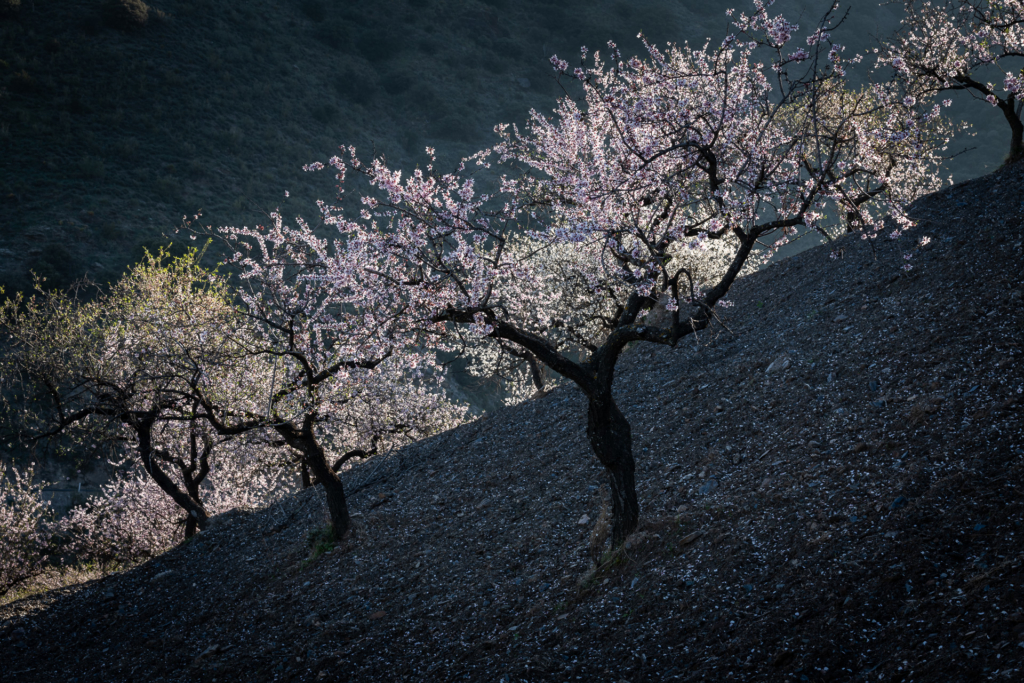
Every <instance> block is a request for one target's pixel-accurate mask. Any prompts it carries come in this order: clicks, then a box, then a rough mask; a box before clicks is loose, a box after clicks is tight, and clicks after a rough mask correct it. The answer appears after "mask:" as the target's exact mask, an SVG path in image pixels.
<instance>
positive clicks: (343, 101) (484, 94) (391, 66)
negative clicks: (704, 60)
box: [0, 0, 1006, 292]
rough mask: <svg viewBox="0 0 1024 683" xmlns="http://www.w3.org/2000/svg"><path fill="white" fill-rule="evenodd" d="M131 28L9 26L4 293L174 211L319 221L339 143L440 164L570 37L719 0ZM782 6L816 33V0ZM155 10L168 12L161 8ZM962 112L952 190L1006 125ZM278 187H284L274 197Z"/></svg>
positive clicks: (203, 7)
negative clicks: (313, 169)
mask: <svg viewBox="0 0 1024 683" xmlns="http://www.w3.org/2000/svg"><path fill="white" fill-rule="evenodd" d="M149 4H150V6H151V8H152V9H151V12H150V13H149V20H148V21H147V22H146V24H145V25H144V26H141V27H137V28H134V29H130V28H129V29H127V30H126V29H124V28H119V27H115V26H114V25H112V24H111V23H110V22H108V21H106V20H105V19H104V13H103V5H104V2H103V0H23V1H22V2H21V9H20V11H19V12H16V13H8V14H6V15H4V16H0V88H2V93H3V94H2V96H0V285H5V286H6V287H7V289H8V292H10V291H11V290H16V289H23V288H25V287H26V286H27V285H28V284H29V282H30V275H29V273H30V271H34V272H36V273H38V274H40V275H43V276H45V277H47V278H48V283H49V284H50V285H51V286H64V285H67V284H69V283H70V282H71V281H73V280H74V279H76V278H79V277H81V276H83V275H89V276H90V277H91V278H93V279H94V280H96V281H98V282H101V283H102V282H107V281H109V280H111V279H114V278H116V277H118V276H119V275H120V274H121V273H122V272H123V269H124V267H125V266H126V265H127V264H129V263H132V262H134V261H136V260H137V259H138V258H139V257H140V255H141V252H142V248H143V247H149V248H151V249H152V248H153V247H154V246H156V245H159V244H166V243H167V242H168V240H170V239H174V238H175V236H174V234H173V230H174V228H175V227H177V226H178V225H179V224H180V221H181V218H182V216H185V215H188V216H191V215H193V214H195V213H196V212H197V211H198V210H200V209H201V210H202V211H203V213H204V216H205V222H208V223H212V224H214V225H220V224H253V223H256V222H258V221H260V220H261V219H262V217H263V216H264V212H265V211H268V210H270V209H273V208H275V207H281V208H282V209H283V211H284V212H285V214H286V215H287V216H291V215H295V214H300V213H301V214H304V215H307V216H314V215H315V211H314V202H315V200H316V199H321V198H322V199H328V200H329V199H332V198H333V194H334V187H333V180H332V179H331V177H330V176H329V175H328V174H305V173H303V172H302V171H301V167H302V165H303V164H306V163H309V162H311V161H314V160H325V159H327V158H328V157H329V156H331V155H332V154H334V153H335V152H336V151H337V147H338V145H340V144H355V145H356V146H357V147H359V148H360V149H362V150H363V151H364V153H365V152H368V151H369V150H371V149H372V150H376V151H377V152H379V153H384V154H386V155H387V156H388V158H389V159H391V160H392V161H393V162H395V163H397V164H399V165H400V166H403V167H405V168H412V167H414V166H415V165H416V164H417V163H423V162H424V159H425V156H424V154H423V148H424V147H425V146H427V145H432V146H434V147H436V148H437V149H438V152H439V154H440V155H441V165H442V167H443V168H449V167H450V166H451V165H452V164H453V163H454V162H455V160H457V159H458V158H459V157H461V156H462V155H465V154H467V153H471V152H473V151H476V150H477V149H479V148H481V147H483V146H485V145H487V144H489V143H491V142H492V141H493V140H494V138H493V134H492V132H491V130H492V127H493V126H494V124H496V123H498V122H502V121H504V122H513V121H514V122H522V121H523V120H524V119H525V118H526V114H527V111H528V110H529V109H530V107H536V108H538V109H539V110H541V111H547V110H550V109H551V108H552V107H553V106H554V103H555V99H556V97H557V96H558V95H559V94H560V93H561V92H562V91H561V89H560V88H559V86H558V85H557V83H556V82H555V80H554V78H553V74H552V72H551V69H550V67H549V64H548V61H547V59H548V57H549V56H550V55H551V54H552V53H556V52H557V53H558V54H559V55H562V56H564V57H566V58H568V59H570V60H571V59H574V58H575V56H576V55H578V50H579V46H581V45H584V44H585V45H588V46H590V47H592V48H597V49H602V50H603V49H604V46H605V43H606V41H607V40H609V39H614V40H616V41H617V42H618V43H619V44H620V46H621V47H622V48H623V52H624V54H627V55H629V54H636V53H638V52H639V51H640V50H641V46H640V43H639V41H638V40H637V39H636V34H637V33H638V32H639V31H641V30H642V31H644V32H645V34H646V35H648V36H649V37H650V38H651V40H653V41H654V42H656V43H658V44H665V43H666V42H668V41H676V42H682V41H684V40H690V41H691V42H694V43H702V42H703V41H704V40H705V39H706V38H707V37H709V36H710V37H712V38H713V39H714V40H720V39H721V38H722V37H723V36H724V35H725V34H726V32H727V29H728V24H727V19H726V17H725V14H724V10H725V8H726V7H728V6H735V7H738V8H740V9H744V8H745V7H746V4H745V3H744V2H742V1H740V0H737V1H736V2H729V3H719V2H690V1H687V2H683V1H680V0H594V1H589V0H588V1H586V2H584V1H583V0H561V1H558V2H554V1H550V0H517V1H513V0H379V1H378V2H343V1H341V0H253V1H251V2H229V1H227V0H154V1H153V2H151V3H149ZM776 7H777V8H779V9H782V10H788V11H789V15H790V16H791V17H796V18H797V19H798V20H799V21H800V22H801V23H803V24H810V23H812V22H813V19H814V18H815V17H816V16H817V13H818V12H820V11H821V10H822V9H823V3H821V2H819V1H817V0H786V1H784V2H779V3H777V4H776ZM850 7H851V13H850V17H849V19H848V21H847V25H846V26H844V27H843V29H842V31H841V32H840V33H841V36H842V37H841V39H842V40H843V41H844V42H847V43H848V44H849V45H850V49H851V50H852V49H863V48H864V47H866V46H869V45H870V44H871V40H872V36H876V35H886V34H888V33H889V32H890V31H891V30H892V29H893V28H894V27H895V26H896V23H897V21H898V16H899V13H898V9H899V8H898V7H897V6H895V5H886V6H881V7H880V6H878V4H877V1H876V0H854V2H852V3H850ZM158 13H159V14H158ZM962 111H970V113H971V116H972V117H973V120H974V121H975V123H976V124H977V125H976V132H978V133H979V137H978V138H976V139H973V140H968V141H967V142H965V143H961V146H962V145H963V144H976V145H978V147H979V149H978V150H977V152H975V153H973V154H971V155H968V156H967V157H964V158H961V159H958V160H957V163H956V166H955V167H954V168H953V170H952V171H951V172H953V173H954V174H955V177H956V179H957V180H963V179H966V178H970V177H973V176H975V175H978V174H980V173H984V172H988V171H990V170H992V169H993V168H995V166H996V165H998V163H1000V161H1001V160H1002V156H1003V153H1004V148H1005V144H1006V140H1005V138H1006V135H1005V131H1004V130H1003V127H1004V126H1005V124H1003V123H1001V122H1000V121H999V119H998V117H997V116H996V115H995V114H994V113H993V112H991V111H988V110H987V109H986V108H983V107H977V106H975V107H973V108H970V109H968V110H962ZM285 191H288V192H290V193H291V197H290V198H288V199H285V197H284V193H285Z"/></svg>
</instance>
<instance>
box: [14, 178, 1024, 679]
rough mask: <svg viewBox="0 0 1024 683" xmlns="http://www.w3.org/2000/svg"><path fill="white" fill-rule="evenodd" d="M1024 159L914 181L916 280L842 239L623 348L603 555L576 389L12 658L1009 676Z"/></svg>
mask: <svg viewBox="0 0 1024 683" xmlns="http://www.w3.org/2000/svg"><path fill="white" fill-rule="evenodd" d="M1022 174H1024V168H1022V167H1020V166H1017V167H1015V168H1008V169H1004V170H1002V171H1000V172H999V173H997V174H994V175H991V176H987V177H984V178H980V179H977V180H974V181H971V182H968V183H964V184H961V185H957V186H955V187H954V188H953V189H952V190H949V191H946V192H942V193H940V194H938V195H935V196H932V197H929V198H927V199H925V200H923V201H921V202H919V204H918V206H917V207H916V211H915V215H916V216H917V217H918V218H919V220H920V226H919V227H918V228H917V229H916V230H915V237H914V238H915V239H916V238H918V237H921V236H930V237H931V238H932V243H931V244H930V245H929V246H927V247H924V248H923V249H920V253H919V254H918V255H917V256H916V257H915V259H914V262H915V268H914V270H913V271H911V272H910V273H909V274H907V273H902V271H901V270H900V269H899V267H900V265H901V264H902V262H903V261H902V257H901V249H902V250H907V249H908V245H910V244H911V243H910V242H909V241H905V242H901V243H893V242H884V243H882V242H879V243H877V244H876V247H877V249H876V250H875V251H873V250H872V249H871V247H870V244H869V242H867V241H861V240H859V239H852V238H850V239H846V240H842V241H841V242H839V243H838V244H836V245H835V249H833V250H830V249H829V248H819V249H813V250H809V251H806V252H804V253H802V254H799V255H798V256H795V257H793V258H791V259H788V260H786V261H783V262H781V263H779V264H778V265H775V266H773V267H771V268H768V269H767V270H765V271H764V272H760V273H757V274H755V275H753V276H751V277H747V278H745V279H743V280H742V281H741V282H739V283H737V285H736V287H735V290H734V294H733V296H732V300H733V301H734V302H735V304H736V305H735V307H734V308H731V309H726V310H725V313H726V316H725V319H724V322H725V324H726V325H727V326H728V330H726V329H724V328H721V327H720V328H719V329H718V331H716V332H715V333H714V334H713V335H711V336H707V335H702V336H701V337H700V338H697V339H687V340H686V342H685V343H684V344H682V345H681V346H680V348H678V349H675V350H671V349H660V348H651V347H640V348H637V349H635V350H632V351H631V352H630V353H629V354H628V355H627V356H626V358H625V360H624V362H623V366H622V368H621V372H620V375H619V383H618V385H617V397H618V400H619V401H620V403H621V405H622V406H623V409H624V411H625V412H626V413H627V415H628V416H629V418H630V420H631V421H632V425H633V434H634V442H635V443H634V448H635V452H636V455H637V459H638V468H639V469H638V477H637V478H638V481H639V488H640V501H641V506H642V511H641V514H642V516H643V519H644V522H643V524H642V529H641V530H640V531H639V532H638V533H637V534H635V535H634V536H633V537H632V538H631V539H630V540H629V542H628V543H627V544H626V545H625V547H623V548H622V549H621V550H620V551H618V552H617V553H614V554H609V553H607V552H606V549H605V547H604V545H603V541H604V537H605V534H606V532H607V529H606V524H605V522H606V515H607V504H606V500H605V495H606V492H605V490H604V488H603V486H602V482H603V477H602V471H601V469H600V468H599V466H598V464H597V462H596V460H595V459H594V457H593V456H592V455H591V454H590V453H589V451H588V448H587V444H586V439H585V437H584V423H585V418H584V410H583V403H582V401H581V399H580V396H579V394H578V393H577V392H575V391H574V390H573V389H572V388H571V387H563V388H559V389H556V390H555V391H553V392H551V393H550V394H549V395H547V396H545V397H543V398H540V399H536V400H533V401H529V402H526V403H524V404H522V405H519V406H517V407H515V408H511V409H507V410H503V411H500V412H498V413H496V414H494V415H492V416H491V417H489V418H487V419H482V420H479V421H477V422H474V423H472V424H469V425H466V426H464V427H462V428H460V429H457V430H455V431H453V432H450V433H447V434H444V435H441V436H439V437H437V438H434V439H432V440H429V441H425V442H421V443H420V444H417V445H415V446H413V447H410V448H407V449H405V450H403V451H401V452H399V453H397V454H395V455H393V456H391V457H388V458H378V459H375V460H371V461H369V462H367V463H365V464H363V465H361V466H359V467H357V468H355V469H353V470H352V471H350V472H348V473H347V474H346V477H345V481H346V484H347V485H348V486H349V488H350V490H351V491H352V494H353V495H352V505H353V507H354V509H355V510H356V511H358V512H360V513H362V517H361V518H357V519H358V521H359V525H358V526H359V529H358V533H357V535H356V536H355V537H353V538H351V539H350V540H349V541H347V542H346V543H344V544H343V545H341V546H339V547H337V548H335V549H334V550H333V551H331V552H328V553H325V554H321V555H319V556H316V557H313V556H312V555H313V553H311V550H310V543H309V541H307V534H309V532H311V531H315V530H317V529H319V528H322V526H323V519H324V512H323V504H322V502H321V497H320V494H319V493H318V492H317V491H316V490H315V489H314V490H309V491H306V492H304V493H303V494H302V495H299V496H297V497H295V498H294V499H292V500H289V501H288V502H287V503H286V504H283V505H280V506H276V507H274V508H271V509H268V510H264V511H261V512H258V513H253V514H239V515H234V516H231V517H228V518H225V519H220V520H218V522H217V523H216V524H215V525H214V526H213V528H212V529H211V530H209V531H208V532H205V533H203V534H201V536H200V537H199V538H198V539H196V540H194V541H192V542H191V543H189V544H186V545H183V546H180V547H178V548H176V549H175V550H173V551H171V552H168V553H167V554H165V555H164V556H162V557H160V558H158V559H156V560H154V561H151V562H148V563H146V564H144V565H141V566H139V567H136V568H134V569H131V570H128V571H124V572H121V573H118V574H115V575H111V576H108V577H106V578H104V579H102V580H98V581H94V582H92V583H88V584H84V585H78V586H75V587H72V588H67V589H63V590H59V591H53V592H50V593H46V594H42V595H38V596H35V597H32V598H28V599H24V600H21V601H18V602H16V603H13V604H11V605H8V606H6V607H4V608H3V609H2V610H0V618H2V619H3V621H2V625H0V652H3V656H2V658H0V678H2V679H3V680H4V681H129V680H134V681H213V680H218V681H234V680H244V681H267V680H343V681H392V680H395V681H398V680H409V681H454V680H462V681H508V682H512V681H515V682H516V683H518V682H520V681H565V680H585V681H615V682H620V681H629V682H631V683H639V682H640V681H663V680H685V681H693V680H703V679H708V680H714V681H728V680H746V681H866V680H871V681H877V680H884V681H894V680H896V681H975V680H978V681H981V680H999V681H1002V680H1005V681H1014V680H1022V678H1024V673H1022V668H1024V667H1022V661H1024V591H1022V588H1024V571H1022V569H1021V564H1022V562H1024V544H1022V542H1021V537H1022V535H1024V526H1022V520H1024V484H1022V479H1024V477H1022V474H1024V472H1022V470H1024V433H1022V420H1021V410H1022V405H1024V394H1022V393H1021V392H1022V391H1024V364H1022V356H1021V353H1022V349H1021V343H1022V336H1024V335H1022V331H1024V327H1022V326H1024V303H1022V293H1024V275H1022V273H1021V264H1022V262H1024V258H1022V239H1024V231H1022V224H1021V209H1022V202H1024V193H1022V191H1021V190H1022V187H1024V183H1022ZM830 251H832V252H833V253H835V254H836V255H838V256H839V258H837V259H830V258H829V255H830ZM787 362H788V366H787ZM773 363H774V364H775V365H774V367H772V368H771V369H770V371H769V367H770V365H771V364H773ZM320 548H321V549H323V545H321V546H320Z"/></svg>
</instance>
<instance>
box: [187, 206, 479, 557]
mask: <svg viewBox="0 0 1024 683" xmlns="http://www.w3.org/2000/svg"><path fill="white" fill-rule="evenodd" d="M271 218H272V221H273V222H272V223H271V225H270V226H269V227H257V228H255V229H250V228H233V227H225V228H222V229H221V230H220V234H221V235H222V236H223V237H224V238H225V239H227V240H228V242H229V244H232V245H236V247H237V249H238V251H236V252H235V254H234V257H233V258H232V259H231V261H232V262H233V263H234V264H236V265H237V266H238V267H240V269H241V271H240V277H241V280H242V282H243V286H242V287H241V288H240V289H239V291H238V294H239V298H240V299H241V301H242V310H243V315H244V316H245V318H246V321H247V323H246V324H247V327H246V329H247V332H248V334H249V335H250V337H249V338H248V339H247V340H246V341H245V342H244V343H240V344H239V345H238V347H237V348H236V351H237V353H236V354H235V355H234V356H232V357H231V359H230V360H229V361H228V362H227V363H225V365H224V367H225V368H228V369H229V370H230V372H231V373H232V374H233V375H234V376H235V377H238V378H244V380H243V384H244V385H245V387H243V386H241V385H236V386H235V389H234V390H233V391H230V392H224V391H221V392H220V393H219V395H218V394H215V393H213V392H211V391H210V390H209V389H208V388H207V387H206V386H204V385H203V383H202V382H200V381H198V379H199V378H198V377H197V381H195V382H193V387H192V391H193V395H194V396H196V397H197V399H198V400H199V401H200V403H201V404H202V406H203V410H202V416H203V418H204V419H206V420H208V421H209V422H210V423H211V424H212V425H213V426H214V427H215V428H216V430H217V432H218V433H219V434H221V435H225V436H232V435H240V434H245V433H249V432H260V431H264V432H266V431H270V432H272V433H274V434H276V435H277V437H278V438H279V439H280V442H281V443H282V444H285V445H287V446H289V447H290V448H291V449H292V450H293V451H294V452H295V453H296V454H298V458H299V461H300V464H301V466H302V468H303V476H304V478H305V479H306V480H307V481H306V483H312V480H310V479H308V473H310V472H311V473H312V475H313V478H314V479H315V482H316V483H318V484H321V485H322V486H323V487H324V492H325V498H326V501H327V507H328V510H329V513H330V517H331V525H332V533H333V534H334V535H335V536H336V537H338V538H340V537H341V536H342V535H344V534H345V532H346V531H347V530H348V528H349V526H350V519H349V513H348V503H347V501H346V498H345V490H344V486H343V484H342V482H341V479H340V477H339V476H338V472H339V471H340V470H341V469H342V468H343V466H344V465H345V464H346V463H347V462H349V461H350V460H352V459H353V458H365V457H369V456H371V455H375V454H377V453H379V452H382V451H386V450H388V449H390V448H392V447H394V446H396V445H397V444H399V443H401V442H403V441H407V440H410V439H414V438H419V437H423V436H428V435H430V434H433V433H435V432H437V431H441V430H443V429H449V428H451V427H453V426H455V425H457V424H459V422H460V421H461V420H462V419H463V418H464V415H465V408H463V407H459V406H456V405H453V404H452V403H450V402H449V401H447V400H446V399H445V398H444V396H443V394H442V393H441V392H440V391H437V390H436V388H432V385H434V384H436V382H437V380H439V379H440V377H441V373H440V370H439V368H438V367H437V366H436V364H435V362H434V359H433V356H432V355H431V354H425V353H420V352H417V351H416V350H415V348H414V347H415V344H414V343H410V340H409V339H408V338H403V339H402V340H399V339H398V338H397V337H396V335H395V334H394V333H393V331H392V329H391V328H390V327H389V326H388V325H383V326H364V325H362V323H363V322H364V319H365V314H366V311H365V306H366V304H367V303H371V302H358V301H354V300H352V299H346V298H343V297H339V296H337V295H336V293H335V290H334V288H333V283H331V282H328V281H326V280H325V275H326V270H325V266H324V264H323V263H320V262H318V261H317V260H316V259H314V258H311V256H312V255H314V254H320V253H324V252H325V251H326V250H327V249H328V246H327V244H326V243H325V242H324V241H323V240H320V239H319V238H317V237H316V236H315V235H314V234H313V232H312V230H311V229H310V228H309V226H308V225H306V224H305V223H301V222H300V227H299V228H298V229H294V230H293V229H291V228H289V227H287V226H286V225H285V224H284V222H283V221H282V220H281V217H280V215H278V214H272V215H271ZM400 342H401V343H400ZM243 367H244V368H253V367H255V368H260V370H259V371H258V372H257V373H256V375H255V376H256V377H258V378H257V379H253V377H254V375H253V373H252V372H251V371H250V370H247V369H242V370H241V371H240V370H239V369H240V368H243ZM268 380H269V381H268ZM332 452H333V453H334V454H335V455H333V456H332V455H331V453H332Z"/></svg>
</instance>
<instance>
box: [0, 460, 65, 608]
mask: <svg viewBox="0 0 1024 683" xmlns="http://www.w3.org/2000/svg"><path fill="white" fill-rule="evenodd" d="M34 479H35V471H34V468H33V467H29V468H27V469H26V470H25V471H24V472H22V471H20V470H18V468H16V467H12V466H9V465H7V464H6V463H3V462H0V595H3V594H4V593H6V592H7V591H8V590H10V589H11V588H13V587H15V586H17V585H19V584H21V583H22V582H24V581H25V580H26V579H29V578H31V577H33V576H35V575H36V574H38V573H39V572H40V571H42V569H43V567H44V566H45V563H46V561H47V560H48V559H49V549H50V538H51V537H52V535H53V523H52V517H51V514H50V508H49V506H48V505H47V504H45V503H43V502H42V489H43V485H42V483H40V482H37V481H34Z"/></svg>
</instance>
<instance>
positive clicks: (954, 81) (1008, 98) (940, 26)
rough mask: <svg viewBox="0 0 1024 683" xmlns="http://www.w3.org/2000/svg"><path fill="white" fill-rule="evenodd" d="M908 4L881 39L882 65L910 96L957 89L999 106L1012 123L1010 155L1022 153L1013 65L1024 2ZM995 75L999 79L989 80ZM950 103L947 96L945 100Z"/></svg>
mask: <svg viewBox="0 0 1024 683" xmlns="http://www.w3.org/2000/svg"><path fill="white" fill-rule="evenodd" d="M904 4H905V7H906V17H905V18H904V19H903V22H902V24H903V26H902V28H901V29H900V30H899V31H898V32H897V33H896V35H895V36H894V37H893V38H892V40H890V41H887V42H885V43H884V44H883V46H882V50H881V52H880V54H879V59H878V66H879V67H892V69H893V70H894V71H895V72H896V73H897V74H898V75H899V77H900V78H902V79H903V80H904V81H905V82H906V84H907V90H908V97H911V98H916V99H920V100H926V99H931V98H934V97H935V96H936V95H938V94H939V93H942V92H947V91H958V90H959V91H965V92H967V93H969V94H971V95H972V96H973V97H975V98H977V99H979V100H982V99H983V100H985V101H987V102H988V103H989V104H990V105H992V106H994V107H998V108H999V110H1000V111H1001V112H1002V113H1003V116H1004V118H1005V119H1006V122H1007V124H1009V126H1010V149H1009V154H1008V159H1009V160H1011V161H1012V160H1016V159H1019V158H1021V157H1022V156H1024V122H1022V121H1021V109H1022V106H1024V105H1022V102H1021V100H1020V91H1021V88H1022V85H1024V71H1021V70H1020V69H1019V64H1014V62H1017V61H1018V59H1017V58H1020V57H1024V2H1021V0H930V1H922V0H905V2H904ZM1011 64H1013V67H1011ZM1014 67H1018V70H1016V71H1014ZM993 77H996V78H998V79H999V80H1000V81H1001V82H1000V83H998V84H997V83H994V82H992V81H989V80H988V79H989V78H993ZM950 103H951V101H950V100H945V104H946V105H949V104H950Z"/></svg>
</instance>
